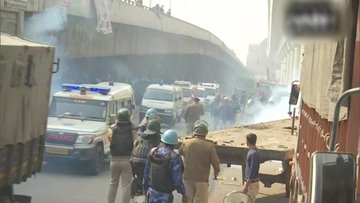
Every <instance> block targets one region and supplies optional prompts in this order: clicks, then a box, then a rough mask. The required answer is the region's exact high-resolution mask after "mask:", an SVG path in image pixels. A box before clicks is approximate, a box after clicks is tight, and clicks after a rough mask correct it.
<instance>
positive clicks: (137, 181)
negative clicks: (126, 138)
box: [130, 119, 161, 196]
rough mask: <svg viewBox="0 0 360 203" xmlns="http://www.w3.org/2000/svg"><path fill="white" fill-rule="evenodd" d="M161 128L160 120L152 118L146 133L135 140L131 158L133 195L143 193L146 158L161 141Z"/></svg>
mask: <svg viewBox="0 0 360 203" xmlns="http://www.w3.org/2000/svg"><path fill="white" fill-rule="evenodd" d="M160 129H161V126H160V121H159V120H156V119H154V120H150V121H149V123H148V124H147V127H146V130H145V131H144V133H143V134H141V135H140V137H139V138H138V139H137V140H136V141H135V144H134V149H133V151H132V153H131V159H130V162H131V166H132V171H133V177H134V179H133V183H132V188H131V196H135V195H141V194H142V179H143V175H144V168H145V162H146V158H147V155H148V154H149V152H150V150H151V149H152V148H154V147H157V146H158V145H159V144H160V142H161V141H160V139H161V135H160Z"/></svg>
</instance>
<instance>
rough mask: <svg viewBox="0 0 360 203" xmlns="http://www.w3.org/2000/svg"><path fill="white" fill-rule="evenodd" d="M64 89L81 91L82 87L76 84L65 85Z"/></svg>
mask: <svg viewBox="0 0 360 203" xmlns="http://www.w3.org/2000/svg"><path fill="white" fill-rule="evenodd" d="M62 88H63V90H64V91H71V90H80V85H75V84H63V85H62Z"/></svg>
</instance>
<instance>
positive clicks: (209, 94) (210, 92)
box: [198, 83, 220, 110]
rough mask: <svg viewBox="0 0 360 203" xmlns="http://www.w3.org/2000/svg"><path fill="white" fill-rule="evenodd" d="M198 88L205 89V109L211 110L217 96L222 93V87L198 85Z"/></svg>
mask: <svg viewBox="0 0 360 203" xmlns="http://www.w3.org/2000/svg"><path fill="white" fill-rule="evenodd" d="M198 88H204V89H205V102H204V103H205V109H207V110H209V107H210V105H211V104H212V103H213V102H214V100H215V97H216V95H217V94H219V93H220V85H219V84H217V83H198Z"/></svg>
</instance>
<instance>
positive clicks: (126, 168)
mask: <svg viewBox="0 0 360 203" xmlns="http://www.w3.org/2000/svg"><path fill="white" fill-rule="evenodd" d="M132 131H133V125H132V123H131V122H130V121H123V122H117V123H116V125H115V126H113V128H112V134H111V136H110V137H109V140H110V153H111V162H110V173H111V181H110V188H109V193H108V203H114V202H115V199H116V195H117V191H118V187H119V181H120V179H121V186H120V191H121V192H122V195H121V201H120V202H129V201H130V187H131V180H132V171H131V165H130V162H129V159H130V154H131V151H132V149H133V133H132Z"/></svg>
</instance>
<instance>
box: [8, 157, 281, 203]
mask: <svg viewBox="0 0 360 203" xmlns="http://www.w3.org/2000/svg"><path fill="white" fill-rule="evenodd" d="M108 164H109V163H107V165H108ZM280 165H281V164H279V163H268V165H262V168H261V170H262V171H264V170H266V171H268V172H270V173H272V172H277V171H278V169H279V167H280ZM240 171H241V167H240V166H232V167H231V168H227V167H226V166H225V165H222V169H221V173H220V180H217V181H214V180H212V179H210V184H209V196H210V197H209V202H210V203H220V202H222V200H223V197H224V196H225V194H227V193H229V192H231V191H234V190H239V189H241V188H242V184H241V182H240V180H241V172H240ZM109 177H110V173H109V169H108V167H106V168H105V169H104V170H103V171H102V173H101V174H99V175H98V176H89V175H86V174H85V173H84V170H83V169H82V168H81V167H72V166H65V165H62V166H61V165H59V166H55V165H45V166H44V170H43V172H42V173H39V174H37V175H36V176H35V177H33V178H31V179H29V180H28V182H26V183H22V184H21V185H17V186H16V187H15V192H16V193H17V194H22V195H29V196H32V203H65V202H66V203H104V202H106V197H107V192H108V187H109V185H108V183H109ZM233 178H236V181H233V180H232V179H233ZM174 194H175V201H174V202H175V203H177V202H181V201H180V200H181V199H180V196H179V195H177V194H176V192H174ZM258 197H259V200H258V201H257V202H258V203H286V202H288V201H287V199H286V198H284V185H280V184H274V185H273V187H272V188H270V189H269V188H264V187H263V184H260V194H259V196H258Z"/></svg>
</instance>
